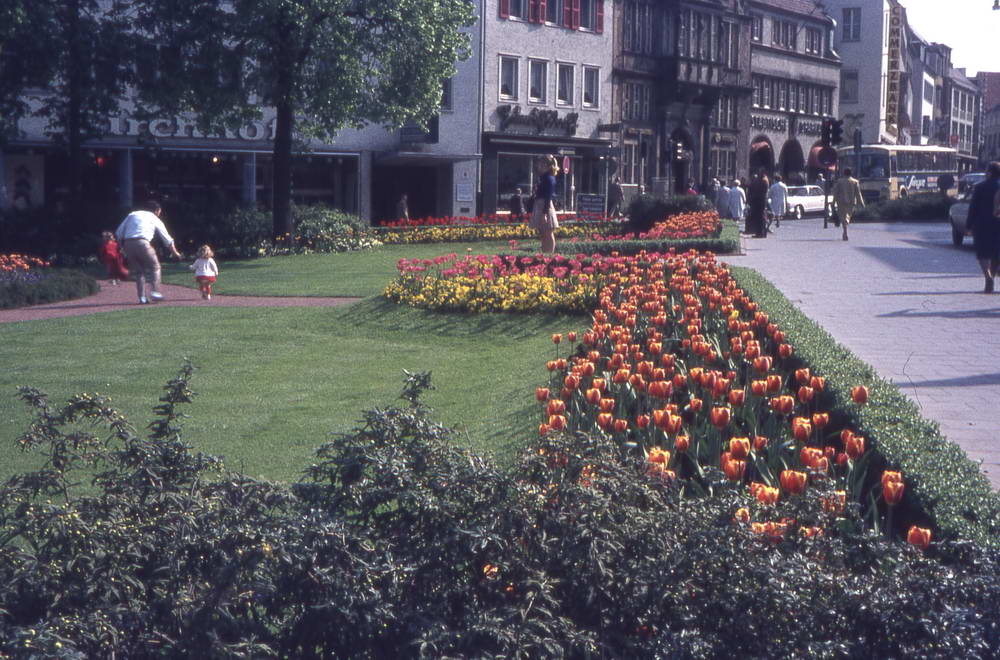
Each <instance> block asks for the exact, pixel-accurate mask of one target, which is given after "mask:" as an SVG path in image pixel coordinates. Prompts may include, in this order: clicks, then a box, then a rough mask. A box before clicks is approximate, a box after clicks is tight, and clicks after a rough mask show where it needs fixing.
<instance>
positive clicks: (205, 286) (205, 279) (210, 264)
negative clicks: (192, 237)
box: [190, 245, 219, 300]
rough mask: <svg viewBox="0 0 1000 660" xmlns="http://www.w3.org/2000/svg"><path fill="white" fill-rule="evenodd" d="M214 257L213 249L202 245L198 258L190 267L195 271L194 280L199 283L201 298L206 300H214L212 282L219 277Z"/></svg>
mask: <svg viewBox="0 0 1000 660" xmlns="http://www.w3.org/2000/svg"><path fill="white" fill-rule="evenodd" d="M214 256H215V254H214V253H213V252H212V248H210V247H209V246H207V245H202V246H201V247H200V248H198V258H197V259H195V261H194V263H193V264H191V266H190V268H191V270H193V271H194V279H196V280H197V281H198V288H199V289H200V290H201V297H202V298H203V299H205V300H211V299H212V282H214V281H215V278H217V277H218V276H219V267H218V266H217V265H216V264H215V259H213V257H214Z"/></svg>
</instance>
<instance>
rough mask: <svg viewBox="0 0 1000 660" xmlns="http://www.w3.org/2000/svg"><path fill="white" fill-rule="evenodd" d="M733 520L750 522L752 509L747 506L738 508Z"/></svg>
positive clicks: (735, 521)
mask: <svg viewBox="0 0 1000 660" xmlns="http://www.w3.org/2000/svg"><path fill="white" fill-rule="evenodd" d="M733 522H734V523H744V524H746V523H748V522H750V509H748V508H746V507H745V506H741V507H740V508H738V509H736V513H734V514H733Z"/></svg>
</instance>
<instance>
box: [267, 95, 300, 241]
mask: <svg viewBox="0 0 1000 660" xmlns="http://www.w3.org/2000/svg"><path fill="white" fill-rule="evenodd" d="M277 111H278V115H277V118H276V121H275V123H276V126H275V133H274V175H273V178H272V180H271V187H272V190H273V199H274V207H273V208H272V209H271V212H272V220H273V233H274V239H275V240H278V239H279V238H282V240H288V239H290V238H291V236H292V232H293V231H294V229H295V228H294V227H293V226H292V208H291V206H292V124H293V122H294V117H293V116H292V105H291V103H289V102H288V101H285V100H282V101H281V102H279V103H278V104H277Z"/></svg>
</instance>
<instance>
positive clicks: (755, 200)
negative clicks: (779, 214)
mask: <svg viewBox="0 0 1000 660" xmlns="http://www.w3.org/2000/svg"><path fill="white" fill-rule="evenodd" d="M770 188H771V182H770V181H769V180H768V178H767V170H765V169H761V170H760V172H758V173H757V176H755V177H754V178H753V181H751V182H750V194H749V195H748V198H749V199H748V201H749V207H750V211H749V213H747V233H753V235H754V237H755V238H767V224H766V223H767V220H766V218H765V217H764V215H765V214H766V213H767V192H768V190H770Z"/></svg>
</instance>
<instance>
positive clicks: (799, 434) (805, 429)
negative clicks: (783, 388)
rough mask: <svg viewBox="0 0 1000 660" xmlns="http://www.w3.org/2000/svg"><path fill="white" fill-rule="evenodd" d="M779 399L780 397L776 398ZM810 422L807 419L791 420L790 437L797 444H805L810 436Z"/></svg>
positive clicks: (796, 418) (797, 418)
mask: <svg viewBox="0 0 1000 660" xmlns="http://www.w3.org/2000/svg"><path fill="white" fill-rule="evenodd" d="M778 398H781V397H778ZM812 431H813V429H812V422H810V421H809V418H808V417H795V418H793V419H792V435H793V436H795V439H796V440H798V441H799V442H805V441H806V440H808V439H809V436H811V435H812Z"/></svg>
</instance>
